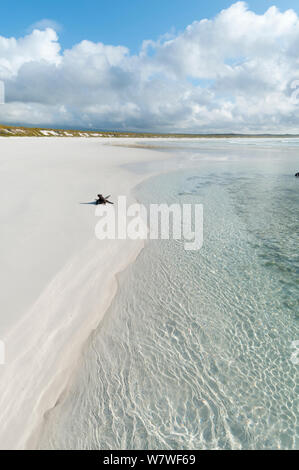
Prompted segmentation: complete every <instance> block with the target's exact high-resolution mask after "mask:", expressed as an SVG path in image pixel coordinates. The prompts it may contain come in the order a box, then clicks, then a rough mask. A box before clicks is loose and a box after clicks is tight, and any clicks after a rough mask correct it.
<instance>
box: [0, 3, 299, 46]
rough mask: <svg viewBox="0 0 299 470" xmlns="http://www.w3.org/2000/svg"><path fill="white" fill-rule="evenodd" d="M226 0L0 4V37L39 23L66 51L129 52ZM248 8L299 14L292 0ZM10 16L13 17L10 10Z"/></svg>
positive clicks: (23, 31)
mask: <svg viewBox="0 0 299 470" xmlns="http://www.w3.org/2000/svg"><path fill="white" fill-rule="evenodd" d="M232 3H234V2H233V1H232V0H230V1H223V0H222V1H219V0H216V1H215V0H213V1H205V2H203V1H200V0H113V1H110V2H109V1H107V0H85V1H82V0H80V1H78V0H51V1H44V0H43V1H41V0H29V1H24V0H19V1H18V0H15V1H14V2H13V3H11V2H1V7H0V34H1V35H3V36H6V37H10V36H14V37H20V36H23V35H25V34H26V32H28V28H30V26H31V25H33V24H35V23H36V22H38V21H40V20H43V19H50V20H52V21H55V22H57V23H58V24H60V25H61V30H60V31H59V38H60V43H61V45H62V47H63V48H70V47H71V46H72V45H73V44H75V43H78V42H80V41H81V40H83V39H89V40H91V41H94V42H103V43H105V44H112V45H118V44H121V45H125V46H127V47H129V48H130V50H131V51H132V52H133V53H135V52H137V51H138V49H139V47H140V45H141V43H142V41H143V40H144V39H157V38H158V37H159V36H160V35H163V34H165V33H167V32H170V31H172V30H175V31H177V32H179V31H181V30H183V29H184V28H185V27H186V26H187V25H189V24H191V23H192V22H193V21H194V20H200V19H202V18H211V17H213V16H214V15H216V14H217V13H219V11H220V10H221V9H224V8H227V7H229V6H230V5H231V4H232ZM247 4H248V5H249V8H250V9H251V10H253V11H255V12H256V13H259V14H261V13H264V12H265V10H266V9H268V8H269V7H270V6H271V5H273V4H274V5H276V6H277V7H278V8H280V9H281V10H282V11H284V10H286V9H288V8H293V9H294V10H295V11H297V12H298V11H299V5H298V0H283V1H281V0H277V1H275V0H252V1H248V2H247ZM14 11H15V12H16V14H13V12H14Z"/></svg>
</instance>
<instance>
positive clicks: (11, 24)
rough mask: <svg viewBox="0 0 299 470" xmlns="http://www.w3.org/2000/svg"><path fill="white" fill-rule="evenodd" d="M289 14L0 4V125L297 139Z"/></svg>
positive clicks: (129, 3)
mask: <svg viewBox="0 0 299 470" xmlns="http://www.w3.org/2000/svg"><path fill="white" fill-rule="evenodd" d="M298 12H299V5H298V0H296V2H295V1H293V0H289V1H288V0H287V1H281V0H273V1H269V0H259V1H257V0H252V1H251V0H249V1H248V2H243V1H235V2H234V1H210V2H202V1H199V0H114V1H111V2H107V0H105V1H99V0H97V1H95V0H85V2H83V1H80V2H79V1H74V0H72V1H69V0H64V1H58V0H52V1H51V2H47V1H41V0H39V1H37V0H30V1H24V0H22V1H14V2H13V3H8V2H5V3H2V5H1V8H0V81H1V82H3V85H4V89H5V103H4V104H1V106H0V123H4V124H18V125H19V124H24V125H35V126H45V127H64V128H72V127H74V128H85V129H87V128H89V129H115V130H132V131H136V130H137V131H154V132H155V131H156V132H253V133H256V132H261V133H266V132H277V133H288V132H291V133H292V132H294V133H299V102H297V101H299V100H298V99H297V98H296V97H297V96H299V95H298V93H297V91H298V90H297V88H299V15H298ZM205 18H207V19H208V20H204V21H201V20H203V19H205ZM2 101H3V100H2Z"/></svg>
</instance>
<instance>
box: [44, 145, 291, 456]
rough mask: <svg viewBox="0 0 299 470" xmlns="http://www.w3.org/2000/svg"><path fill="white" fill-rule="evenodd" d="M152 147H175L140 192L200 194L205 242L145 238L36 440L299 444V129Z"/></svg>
mask: <svg viewBox="0 0 299 470" xmlns="http://www.w3.org/2000/svg"><path fill="white" fill-rule="evenodd" d="M149 145H151V146H156V147H158V148H159V150H161V149H162V150H163V151H165V152H166V153H167V152H171V153H173V154H174V155H175V156H174V158H173V159H171V160H165V162H162V163H159V164H158V163H151V164H148V165H147V168H146V169H147V170H148V171H153V170H157V171H159V170H160V171H163V173H162V174H160V175H158V176H155V177H152V178H150V179H148V180H147V181H146V182H145V183H143V184H142V185H140V186H139V187H138V188H137V189H136V196H137V198H138V200H139V201H141V202H143V203H146V204H149V203H161V202H166V203H175V202H181V203H202V204H203V207H204V244H203V247H202V249H201V250H200V251H189V252H188V251H185V250H184V244H183V241H180V240H170V241H167V240H157V241H154V240H153V241H149V242H148V243H147V245H146V247H145V249H144V250H143V251H142V252H141V254H140V255H139V257H138V259H137V260H136V262H135V263H134V264H133V265H131V266H130V267H129V268H128V269H127V270H126V271H125V272H124V273H122V274H121V275H120V276H119V290H118V293H117V295H116V297H115V299H114V301H113V303H112V305H111V307H110V309H109V311H107V314H106V316H105V318H104V320H103V322H102V323H101V324H100V326H99V327H98V329H97V330H96V331H95V332H94V334H93V335H92V337H91V339H90V341H89V344H88V345H87V346H86V348H85V352H84V356H83V358H82V363H81V364H80V366H79V370H78V374H77V376H76V378H75V380H74V383H73V385H72V387H71V389H70V390H69V391H68V393H67V394H66V395H65V396H64V397H61V399H60V401H59V403H58V404H57V406H56V407H55V408H54V409H53V410H51V411H50V412H49V413H48V415H47V416H46V420H45V427H44V431H43V433H42V435H41V439H40V448H55V449H294V448H298V427H297V428H296V426H298V388H297V387H298V385H297V384H298V380H297V379H298V367H299V365H296V364H295V363H294V362H293V361H292V360H291V358H292V352H294V349H292V342H293V341H296V340H299V328H298V317H299V253H298V239H299V179H296V178H295V177H294V174H295V172H297V171H299V140H298V139H289V140H288V141H286V140H282V141H280V140H273V139H265V140H264V139H263V140H247V139H244V140H243V139H242V140H237V139H236V140H234V139H231V140H227V141H222V140H221V141H217V140H210V141H192V142H185V141H182V142H175V141H173V142H165V143H160V142H159V143H155V144H153V143H151V142H150V143H149ZM131 170H132V171H141V166H139V165H134V166H132V167H131ZM142 171H144V165H143V166H142ZM298 357H299V356H298ZM296 439H297V440H296Z"/></svg>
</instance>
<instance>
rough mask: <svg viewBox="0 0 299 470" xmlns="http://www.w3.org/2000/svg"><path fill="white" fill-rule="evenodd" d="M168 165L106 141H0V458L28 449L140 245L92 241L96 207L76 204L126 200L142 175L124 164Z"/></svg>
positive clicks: (161, 156) (144, 152)
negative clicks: (99, 197) (0, 346)
mask: <svg viewBox="0 0 299 470" xmlns="http://www.w3.org/2000/svg"><path fill="white" fill-rule="evenodd" d="M123 140H124V143H125V139H123ZM130 142H132V139H130ZM118 143H121V142H120V140H118ZM165 158H166V157H165V154H162V153H161V154H160V153H158V152H155V153H153V152H152V151H150V150H144V149H131V148H122V147H115V146H109V145H107V140H103V139H84V138H82V139H80V138H72V139H68V138H51V139H49V138H11V139H6V138H2V139H0V174H1V186H0V191H1V209H0V220H1V235H0V237H1V244H0V246H1V248H0V249H1V270H0V282H1V291H0V292H1V293H0V340H2V341H4V342H5V348H6V361H5V364H4V365H0V448H1V449H23V448H32V447H34V445H35V440H36V436H37V431H38V428H39V426H41V425H42V420H43V416H44V414H45V412H46V411H47V410H49V409H51V408H52V407H53V406H55V403H56V402H57V400H58V399H59V397H60V395H61V393H62V392H63V390H65V387H66V386H67V383H68V382H69V380H70V377H71V376H72V373H73V371H74V369H75V367H76V364H77V362H78V359H79V358H80V352H81V350H82V347H83V346H84V343H85V342H86V340H87V338H88V337H89V335H90V333H91V331H92V330H93V329H94V328H96V327H97V325H98V324H99V323H100V321H101V319H102V318H103V315H104V313H105V311H106V310H107V308H108V306H109V304H110V303H111V300H112V298H113V296H114V294H115V292H116V288H117V283H116V277H115V276H116V274H117V273H118V272H120V271H122V270H123V269H125V268H126V266H127V265H128V264H129V263H130V262H132V261H133V260H134V259H135V258H136V256H137V255H138V253H139V252H140V250H141V249H142V246H143V242H142V241H140V240H139V241H131V240H104V241H100V240H97V239H96V237H95V234H94V229H95V225H96V222H97V220H98V219H97V218H96V217H95V206H94V205H85V204H80V203H81V202H90V201H92V200H93V198H94V197H95V196H96V194H97V193H98V192H99V191H100V192H102V193H103V194H112V200H113V199H116V198H117V196H118V195H128V197H129V200H133V199H132V196H130V192H131V190H132V188H133V187H134V186H135V185H136V184H138V183H139V182H140V181H141V180H142V179H144V178H145V177H146V176H148V175H144V174H135V173H133V172H129V171H128V170H127V169H124V168H123V167H122V165H124V164H126V163H133V162H142V161H148V160H153V159H155V160H156V159H165Z"/></svg>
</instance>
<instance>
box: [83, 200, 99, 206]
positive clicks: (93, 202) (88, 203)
mask: <svg viewBox="0 0 299 470" xmlns="http://www.w3.org/2000/svg"><path fill="white" fill-rule="evenodd" d="M79 204H87V205H90V204H91V205H92V206H96V205H97V203H96V201H92V202H80V203H79Z"/></svg>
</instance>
